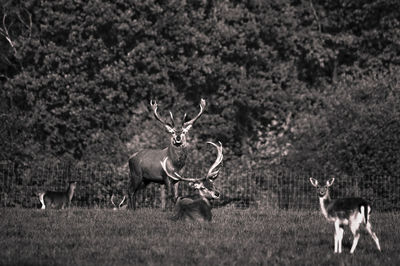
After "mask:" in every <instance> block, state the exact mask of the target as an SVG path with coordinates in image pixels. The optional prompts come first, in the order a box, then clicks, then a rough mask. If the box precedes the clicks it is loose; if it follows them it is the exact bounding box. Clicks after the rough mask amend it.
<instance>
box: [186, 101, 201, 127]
mask: <svg viewBox="0 0 400 266" xmlns="http://www.w3.org/2000/svg"><path fill="white" fill-rule="evenodd" d="M205 106H206V101H205V100H204V99H201V100H200V112H199V113H198V114H197V115H196V116H195V117H194V118H193V119H192V120H190V121H187V122H185V123H183V126H184V127H188V126H191V125H193V123H194V122H195V121H196V120H197V119H198V118H199V117H200V116H201V115H202V114H203V112H204V107H205ZM185 118H186V114H185V116H184V118H183V120H185Z"/></svg>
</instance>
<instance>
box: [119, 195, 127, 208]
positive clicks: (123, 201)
mask: <svg viewBox="0 0 400 266" xmlns="http://www.w3.org/2000/svg"><path fill="white" fill-rule="evenodd" d="M124 201H125V196H124V198H123V199H122V201H121V203H120V204H119V205H118V208H121V205H122V203H124Z"/></svg>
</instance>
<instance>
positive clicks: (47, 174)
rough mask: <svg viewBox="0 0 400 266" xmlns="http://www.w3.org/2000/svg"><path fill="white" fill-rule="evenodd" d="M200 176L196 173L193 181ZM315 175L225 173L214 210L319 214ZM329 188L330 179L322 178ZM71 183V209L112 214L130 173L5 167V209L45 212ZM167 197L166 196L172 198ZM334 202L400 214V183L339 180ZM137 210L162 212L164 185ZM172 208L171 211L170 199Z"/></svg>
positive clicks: (141, 197)
mask: <svg viewBox="0 0 400 266" xmlns="http://www.w3.org/2000/svg"><path fill="white" fill-rule="evenodd" d="M199 174H200V173H199V172H196V171H192V173H189V176H198V175H199ZM309 177H310V175H305V174H304V175H299V174H295V173H291V172H289V171H272V172H271V171H270V169H267V168H258V169H247V171H243V169H224V168H223V169H222V170H221V173H220V175H219V178H218V179H217V180H216V182H215V184H216V187H218V188H219V192H220V193H221V198H220V199H219V200H216V201H214V202H213V204H214V206H226V205H230V206H234V207H238V208H248V207H257V208H281V209H291V210H292V209H293V210H299V209H317V208H319V201H318V196H317V194H316V191H315V188H314V187H313V186H312V185H311V184H310V181H309ZM317 179H319V181H320V182H325V181H326V180H327V179H328V177H321V178H317ZM69 181H77V183H78V185H77V189H76V191H75V194H74V197H73V200H72V205H73V206H76V207H87V208H111V207H113V206H112V204H111V196H112V195H114V198H115V199H116V200H115V201H116V202H119V201H120V200H121V199H122V197H123V196H127V194H128V193H127V191H128V186H129V175H128V170H127V169H122V170H121V169H114V168H107V167H79V168H71V167H65V166H59V165H52V166H47V167H39V168H34V169H23V170H21V169H17V168H16V167H15V166H14V165H11V164H8V165H0V182H1V188H0V206H2V207H25V208H40V206H41V204H40V202H39V197H38V194H39V193H40V192H44V191H66V189H67V186H68V183H69ZM192 193H194V191H193V190H192V189H191V188H190V187H189V186H188V185H187V184H186V183H185V182H181V183H180V185H179V195H181V196H185V195H189V194H192ZM171 194H172V193H171V192H167V195H171ZM331 195H332V198H337V197H363V198H365V199H367V200H368V201H370V202H371V203H372V206H373V208H374V209H375V210H377V211H396V210H399V209H400V206H399V205H400V204H399V203H400V180H399V178H397V177H390V176H379V177H343V178H341V177H339V178H336V180H335V183H334V185H333V186H332V191H331ZM136 199H137V200H136V202H137V206H138V207H139V208H140V207H150V208H159V207H160V206H161V200H160V185H159V184H149V185H148V186H147V187H146V188H144V189H142V190H140V191H139V192H138V193H137V195H136ZM167 207H168V208H172V207H173V203H172V200H171V197H169V199H168V200H167Z"/></svg>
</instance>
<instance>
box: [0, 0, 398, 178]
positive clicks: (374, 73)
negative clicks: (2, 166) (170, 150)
mask: <svg viewBox="0 0 400 266" xmlns="http://www.w3.org/2000/svg"><path fill="white" fill-rule="evenodd" d="M0 12H1V14H0V15H1V18H2V23H1V27H0V55H1V57H0V60H1V61H0V79H1V83H0V99H1V105H0V121H1V124H2V126H1V131H0V136H1V142H0V160H1V161H2V162H14V163H17V164H18V165H25V166H26V165H28V166H29V165H32V164H34V163H36V164H37V163H42V162H46V163H52V162H63V163H65V162H68V163H70V164H76V163H77V162H78V161H79V162H102V163H107V164H111V165H115V166H121V165H124V164H125V163H126V160H127V158H128V156H129V154H131V153H132V152H134V151H137V150H140V149H141V148H148V147H160V146H163V145H164V146H165V145H167V143H168V137H167V135H166V133H165V132H163V130H162V128H161V127H160V126H159V124H158V123H157V122H156V121H155V120H154V119H153V117H152V115H151V113H150V111H149V101H150V99H156V100H157V101H159V103H160V112H161V113H162V114H163V115H166V114H167V110H172V111H173V112H174V114H175V115H176V116H178V115H183V113H184V112H188V115H189V116H193V115H194V114H195V113H196V112H197V111H198V103H199V101H200V98H205V99H206V101H207V107H206V108H207V111H206V113H205V114H204V115H203V116H202V118H201V119H199V120H198V121H197V123H196V124H195V126H194V128H193V129H192V130H191V139H190V142H191V143H192V144H193V150H196V149H198V148H200V147H201V146H203V143H204V142H205V141H206V140H217V139H218V140H221V141H222V142H223V143H224V145H225V147H226V149H225V153H226V156H225V158H226V165H227V166H235V168H236V170H238V171H239V172H240V171H241V172H242V173H243V172H245V171H247V169H249V168H252V169H254V168H259V167H267V168H268V167H269V166H271V165H275V166H278V167H280V168H284V169H290V170H292V171H295V172H299V173H304V172H306V173H310V172H312V173H315V174H323V175H336V176H344V177H346V176H347V177H355V176H367V177H370V178H374V177H379V176H392V177H398V176H399V171H400V170H399V167H397V166H398V165H400V152H399V147H400V137H399V136H400V134H399V133H400V120H399V117H400V116H399V115H400V97H399V92H400V86H399V78H398V77H399V76H400V75H399V74H400V67H399V64H400V46H399V43H400V32H399V26H400V19H399V18H400V2H399V1H397V0H365V1H347V0H339V1H337V0H335V1H333V0H329V1H325V0H324V1H322V0H308V1H305V0H283V1H281V0H279V1H278V0H269V1H262V0H252V1H222V0H201V1H200V0H198V1H155V0H146V1H129V0H117V1H111V2H110V1H101V0H89V1H72V0H63V1H38V0H28V1H18V0H9V1H5V2H4V4H3V5H2V7H1V10H0ZM195 155H196V156H198V157H197V158H196V159H195V160H193V163H192V166H191V167H190V168H195V166H196V162H201V161H203V160H204V158H205V157H206V156H205V155H204V153H195ZM238 165H239V167H238ZM270 172H271V170H270V169H269V170H267V169H266V170H265V172H263V173H264V174H265V175H266V176H269V174H270ZM239 176H240V175H239ZM242 177H243V176H241V177H240V178H242Z"/></svg>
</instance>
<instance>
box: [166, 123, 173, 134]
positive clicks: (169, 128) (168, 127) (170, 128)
mask: <svg viewBox="0 0 400 266" xmlns="http://www.w3.org/2000/svg"><path fill="white" fill-rule="evenodd" d="M165 128H166V129H167V130H168V132H169V133H171V134H172V133H174V132H175V130H174V128H173V127H171V126H170V125H165Z"/></svg>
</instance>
